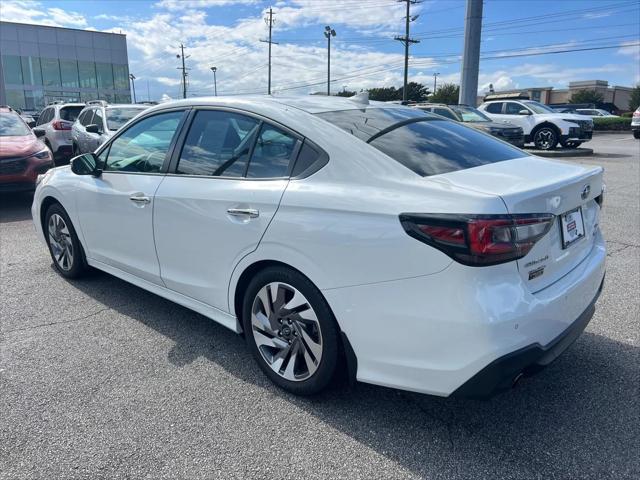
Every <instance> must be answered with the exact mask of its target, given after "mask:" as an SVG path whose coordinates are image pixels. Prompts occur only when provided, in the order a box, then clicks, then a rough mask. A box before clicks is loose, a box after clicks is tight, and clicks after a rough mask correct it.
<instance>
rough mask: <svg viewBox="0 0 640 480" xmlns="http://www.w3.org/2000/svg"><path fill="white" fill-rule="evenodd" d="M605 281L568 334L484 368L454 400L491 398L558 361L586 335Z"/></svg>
mask: <svg viewBox="0 0 640 480" xmlns="http://www.w3.org/2000/svg"><path fill="white" fill-rule="evenodd" d="M603 286H604V278H603V279H602V282H601V283H600V287H599V288H598V292H597V293H596V295H595V297H594V298H593V300H591V303H590V304H589V306H588V307H587V308H586V309H585V310H584V312H582V313H581V314H580V316H579V317H578V318H577V319H576V320H575V321H574V322H573V323H572V324H571V326H569V328H567V329H566V330H565V331H564V332H562V333H561V334H560V335H558V336H557V337H556V338H554V339H553V340H552V341H551V342H550V343H548V344H547V345H544V346H543V345H540V344H539V343H534V344H531V345H528V346H526V347H523V348H521V349H519V350H517V351H515V352H511V353H508V354H507V355H504V356H502V357H500V358H498V359H496V360H494V361H493V362H491V363H490V364H489V365H487V366H486V367H484V368H483V369H482V370H480V371H479V372H478V373H477V374H476V375H474V376H473V377H472V378H470V379H469V380H467V381H466V382H465V383H464V384H463V385H462V386H461V387H459V388H458V389H457V390H456V391H455V392H453V393H452V394H451V396H452V397H463V398H481V399H484V398H490V397H492V396H493V395H495V394H497V393H500V392H502V391H505V390H508V389H509V388H511V387H512V386H513V385H514V384H515V383H516V382H517V381H518V380H519V379H520V378H521V377H522V376H530V375H533V374H535V373H538V372H539V371H541V370H542V369H543V368H544V367H546V366H547V365H549V364H550V363H551V362H553V361H554V360H555V359H556V358H558V357H559V356H560V355H561V354H562V353H563V352H564V351H565V350H566V349H567V348H568V347H569V346H570V345H571V344H572V343H573V342H575V341H576V340H577V339H578V337H579V336H580V335H581V334H582V332H583V331H584V329H585V328H586V327H587V324H588V323H589V321H590V320H591V318H592V317H593V314H594V313H595V311H596V308H595V303H596V301H597V300H598V297H599V296H600V293H602V287H603Z"/></svg>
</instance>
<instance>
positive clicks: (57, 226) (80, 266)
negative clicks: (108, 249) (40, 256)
mask: <svg viewBox="0 0 640 480" xmlns="http://www.w3.org/2000/svg"><path fill="white" fill-rule="evenodd" d="M44 231H45V236H46V238H47V245H48V246H49V252H50V253H51V258H52V259H53V265H54V266H55V268H56V270H57V271H58V272H59V273H60V274H61V275H62V276H64V277H67V278H77V277H80V276H81V275H82V274H83V273H84V272H85V271H86V270H87V261H86V259H85V256H84V251H83V250H82V245H80V241H79V240H78V235H77V234H76V231H75V229H74V228H73V225H72V224H71V220H70V219H69V216H68V215H67V212H65V210H64V208H62V206H61V205H60V204H57V203H54V204H53V205H51V206H50V207H49V209H48V210H47V213H46V214H45V221H44Z"/></svg>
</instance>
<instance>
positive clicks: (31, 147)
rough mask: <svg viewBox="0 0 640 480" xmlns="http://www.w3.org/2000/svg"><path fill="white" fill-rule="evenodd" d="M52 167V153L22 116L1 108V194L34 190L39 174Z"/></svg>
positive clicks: (6, 108) (8, 108)
mask: <svg viewBox="0 0 640 480" xmlns="http://www.w3.org/2000/svg"><path fill="white" fill-rule="evenodd" d="M53 166H54V163H53V156H52V155H51V151H50V150H49V149H48V148H47V146H46V145H45V144H44V143H42V142H41V141H40V140H39V139H38V137H36V135H35V134H34V133H33V132H32V131H31V129H30V128H29V126H28V125H27V124H26V123H25V122H24V120H23V119H22V118H21V117H20V115H18V114H17V113H16V112H15V111H14V110H13V109H12V108H10V107H2V106H0V192H26V191H32V190H34V189H35V188H36V179H37V178H38V175H39V174H41V173H44V172H46V171H47V170H49V169H50V168H52V167H53Z"/></svg>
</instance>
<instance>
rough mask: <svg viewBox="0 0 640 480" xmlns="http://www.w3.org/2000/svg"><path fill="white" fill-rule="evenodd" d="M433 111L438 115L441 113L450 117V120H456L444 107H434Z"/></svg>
mask: <svg viewBox="0 0 640 480" xmlns="http://www.w3.org/2000/svg"><path fill="white" fill-rule="evenodd" d="M433 113H437V114H438V115H442V116H443V117H447V118H450V119H451V120H456V121H457V120H458V119H457V118H456V117H455V115H454V114H453V113H451V112H450V111H449V110H447V109H446V108H434V109H433Z"/></svg>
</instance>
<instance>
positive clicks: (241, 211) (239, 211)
mask: <svg viewBox="0 0 640 480" xmlns="http://www.w3.org/2000/svg"><path fill="white" fill-rule="evenodd" d="M227 213H228V214H229V215H231V216H232V217H249V218H258V217H259V216H260V211H259V210H256V209H255V208H228V209H227Z"/></svg>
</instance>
